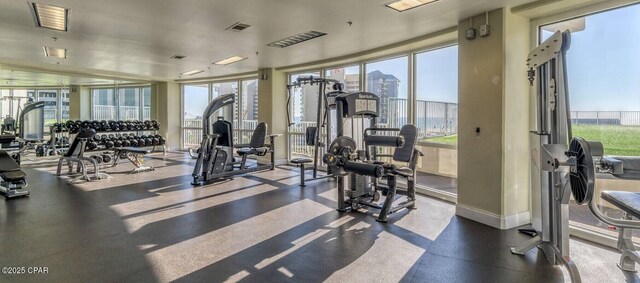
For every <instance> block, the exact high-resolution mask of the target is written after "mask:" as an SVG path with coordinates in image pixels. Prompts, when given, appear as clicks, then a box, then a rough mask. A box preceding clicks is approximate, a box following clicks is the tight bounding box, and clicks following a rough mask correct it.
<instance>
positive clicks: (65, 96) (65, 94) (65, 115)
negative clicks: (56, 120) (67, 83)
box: [60, 87, 69, 123]
mask: <svg viewBox="0 0 640 283" xmlns="http://www.w3.org/2000/svg"><path fill="white" fill-rule="evenodd" d="M60 111H61V112H62V113H61V115H60V119H61V120H60V122H63V123H64V122H66V121H67V120H69V88H68V87H65V88H62V98H61V105H60Z"/></svg>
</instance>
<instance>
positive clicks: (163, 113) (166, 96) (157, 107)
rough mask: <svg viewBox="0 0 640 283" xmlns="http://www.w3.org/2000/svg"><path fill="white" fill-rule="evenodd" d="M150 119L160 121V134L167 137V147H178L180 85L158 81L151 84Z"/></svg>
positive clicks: (180, 133)
mask: <svg viewBox="0 0 640 283" xmlns="http://www.w3.org/2000/svg"><path fill="white" fill-rule="evenodd" d="M151 101H152V102H151V119H156V120H158V122H159V123H160V135H162V136H163V137H165V138H166V139H167V144H166V146H167V148H168V149H169V150H177V149H179V148H180V137H181V135H182V131H181V124H180V123H181V118H180V117H181V112H182V110H181V109H182V106H181V98H180V85H179V84H177V83H168V82H160V83H154V84H152V85H151Z"/></svg>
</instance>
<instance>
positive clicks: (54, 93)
mask: <svg viewBox="0 0 640 283" xmlns="http://www.w3.org/2000/svg"><path fill="white" fill-rule="evenodd" d="M36 93H37V94H36V96H37V99H36V100H37V101H39V102H40V101H42V102H44V125H45V126H51V125H52V124H53V123H56V122H57V121H58V90H56V89H39V90H36Z"/></svg>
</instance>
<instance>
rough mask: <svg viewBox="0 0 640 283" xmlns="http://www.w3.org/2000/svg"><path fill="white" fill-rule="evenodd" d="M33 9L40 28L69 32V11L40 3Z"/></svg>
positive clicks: (34, 4) (33, 4)
mask: <svg viewBox="0 0 640 283" xmlns="http://www.w3.org/2000/svg"><path fill="white" fill-rule="evenodd" d="M32 7H33V13H34V16H35V17H36V24H37V25H38V27H43V28H48V29H54V30H59V31H69V9H67V8H63V7H58V6H52V5H47V4H40V3H32Z"/></svg>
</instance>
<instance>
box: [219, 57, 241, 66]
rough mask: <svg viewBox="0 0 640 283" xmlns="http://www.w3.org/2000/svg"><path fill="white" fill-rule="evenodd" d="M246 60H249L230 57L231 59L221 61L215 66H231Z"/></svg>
mask: <svg viewBox="0 0 640 283" xmlns="http://www.w3.org/2000/svg"><path fill="white" fill-rule="evenodd" d="M244 59H247V57H240V56H233V57H229V58H227V59H224V60H220V61H218V62H215V63H213V64H216V65H229V64H233V63H235V62H239V61H242V60H244Z"/></svg>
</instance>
